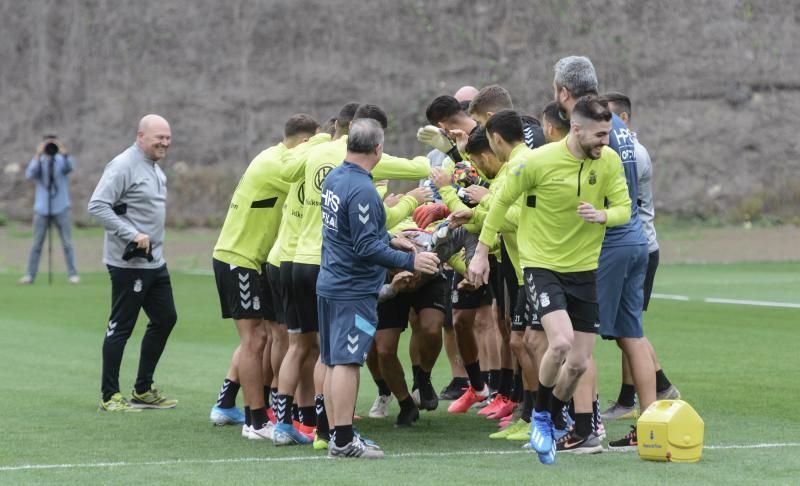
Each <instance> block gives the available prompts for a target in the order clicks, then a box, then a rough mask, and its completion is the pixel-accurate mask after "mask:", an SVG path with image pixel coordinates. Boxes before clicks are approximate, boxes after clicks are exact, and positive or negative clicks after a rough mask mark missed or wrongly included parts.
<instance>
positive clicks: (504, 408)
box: [481, 394, 517, 420]
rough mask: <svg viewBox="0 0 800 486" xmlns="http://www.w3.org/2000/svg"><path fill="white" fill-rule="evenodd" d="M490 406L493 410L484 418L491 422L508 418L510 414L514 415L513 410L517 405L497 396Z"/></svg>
mask: <svg viewBox="0 0 800 486" xmlns="http://www.w3.org/2000/svg"><path fill="white" fill-rule="evenodd" d="M495 402H496V404H495ZM492 404H493V405H494V409H493V410H492V411H491V412H489V413H487V414H486V418H488V419H492V420H500V419H502V418H503V417H507V416H510V415H511V414H512V413H514V408H515V407H516V406H517V404H516V403H514V402H512V401H511V399H510V398H508V397H506V396H504V395H499V394H498V395H497V396H496V397H495V399H494V402H492ZM487 408H488V407H487ZM481 411H483V410H481Z"/></svg>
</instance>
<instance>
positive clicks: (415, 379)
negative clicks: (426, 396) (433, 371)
mask: <svg viewBox="0 0 800 486" xmlns="http://www.w3.org/2000/svg"><path fill="white" fill-rule="evenodd" d="M420 371H422V368H420V367H419V365H411V377H412V380H413V382H412V383H411V388H412V389H417V388H419V385H418V383H419V372H420Z"/></svg>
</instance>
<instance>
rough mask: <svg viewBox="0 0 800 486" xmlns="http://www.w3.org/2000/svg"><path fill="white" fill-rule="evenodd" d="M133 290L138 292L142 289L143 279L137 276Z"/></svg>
mask: <svg viewBox="0 0 800 486" xmlns="http://www.w3.org/2000/svg"><path fill="white" fill-rule="evenodd" d="M133 291H134V292H136V293H137V294H138V293H139V292H141V291H142V279H140V278H137V279H136V280H134V282H133Z"/></svg>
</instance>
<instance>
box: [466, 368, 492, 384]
mask: <svg viewBox="0 0 800 486" xmlns="http://www.w3.org/2000/svg"><path fill="white" fill-rule="evenodd" d="M467 374H469V373H467ZM481 381H482V382H483V383H485V384H487V385H489V388H491V387H492V381H491V376H490V373H489V371H481Z"/></svg>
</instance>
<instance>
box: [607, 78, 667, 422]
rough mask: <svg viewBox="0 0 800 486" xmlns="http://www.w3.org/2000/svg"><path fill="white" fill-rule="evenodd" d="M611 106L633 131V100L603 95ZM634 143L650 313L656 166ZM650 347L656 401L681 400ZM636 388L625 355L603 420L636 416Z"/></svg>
mask: <svg viewBox="0 0 800 486" xmlns="http://www.w3.org/2000/svg"><path fill="white" fill-rule="evenodd" d="M602 99H603V100H605V101H606V102H607V103H608V107H609V109H610V110H611V111H613V112H614V113H616V114H617V116H619V117H620V119H622V121H623V122H625V125H627V126H628V128H630V125H631V123H630V122H631V108H632V106H631V100H630V98H628V97H627V96H626V95H624V94H622V93H618V92H609V93H606V94H604V95H603V96H602ZM633 144H634V147H635V150H636V169H637V173H638V176H639V181H638V182H639V200H638V206H639V220H641V222H642V229H643V230H644V233H645V236H646V237H647V251H648V255H647V273H646V275H645V279H644V305H643V310H645V311H646V310H647V306H648V304H649V303H650V294H651V293H652V291H653V281H654V280H655V275H656V269H657V268H658V256H659V247H658V240H657V239H656V229H655V225H654V221H653V220H654V218H655V207H654V205H653V188H652V178H653V164H652V162H651V160H650V153H649V152H648V151H647V149H646V148H645V147H644V145H642V144H641V143H639V140H638V137H637V136H636V134H635V133H633ZM643 340H644V342H645V344H646V345H647V347H648V349H649V351H650V356H651V357H652V359H653V366H654V367H655V369H656V399H657V400H667V399H677V398H680V393H679V392H678V390H677V388H675V387H674V386H673V385H672V383H671V382H670V381H669V379H668V378H667V376H666V374H664V370H663V369H662V368H661V364H660V363H659V362H658V358H657V357H656V352H655V350H654V349H653V345H652V344H651V343H650V341H649V340H648V339H647V337H646V336H645V337H644V338H643ZM635 405H636V403H635V389H634V386H633V374H632V372H631V369H630V363H629V362H628V359H627V357H626V355H625V354H624V353H623V354H622V386H621V387H620V391H619V396H618V398H617V400H615V401H613V402H612V404H611V406H610V407H609V408H608V409H607V410H605V411H604V412H603V414H602V417H603V419H608V420H613V419H622V418H633V417H634V416H635Z"/></svg>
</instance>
